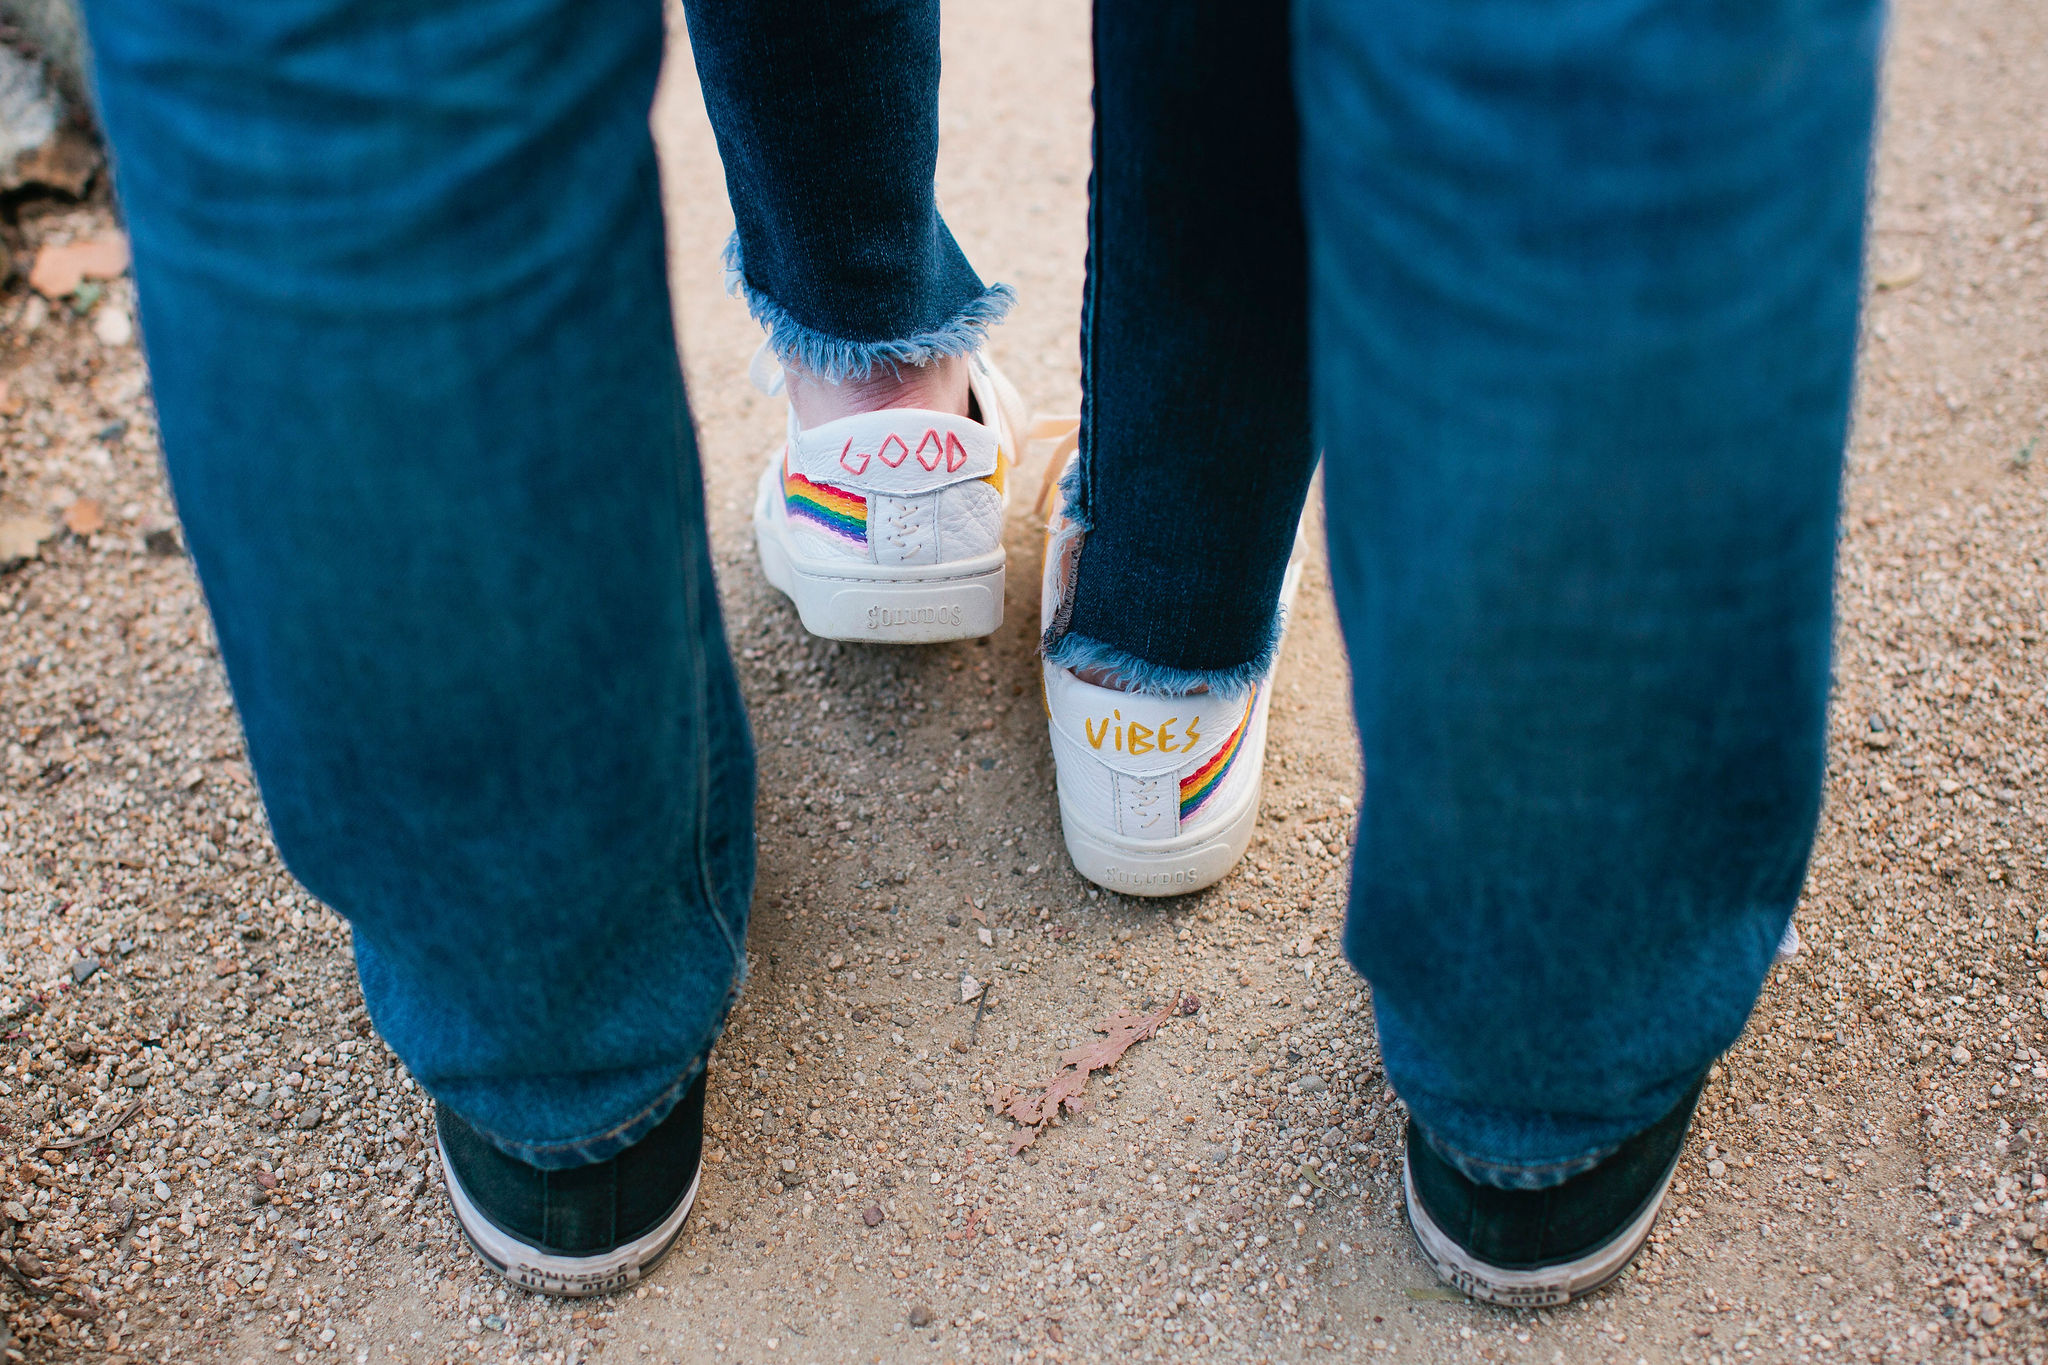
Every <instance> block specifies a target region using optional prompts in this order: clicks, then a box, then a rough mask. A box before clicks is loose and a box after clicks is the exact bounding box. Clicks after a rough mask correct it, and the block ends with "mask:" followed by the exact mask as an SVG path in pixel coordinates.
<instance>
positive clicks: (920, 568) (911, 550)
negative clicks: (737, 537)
mask: <svg viewBox="0 0 2048 1365" xmlns="http://www.w3.org/2000/svg"><path fill="white" fill-rule="evenodd" d="M764 356H765V357H766V362H767V366H768V367H773V366H774V360H773V357H772V356H767V355H766V352H765V350H764V351H763V352H762V353H761V354H759V355H756V357H755V362H756V363H755V382H756V383H757V384H760V385H761V387H762V388H763V389H764V390H765V391H767V392H770V393H773V392H779V391H780V371H779V368H776V369H775V370H774V373H773V375H772V376H770V375H766V374H764V366H763V363H762V362H763V358H764ZM967 369H968V386H969V393H970V394H971V395H972V402H971V405H970V407H971V411H972V413H973V416H971V417H956V416H953V415H952V414H950V413H944V412H932V411H928V410H926V409H923V408H888V409H885V410H883V411H881V412H865V413H859V414H856V415H854V416H852V417H842V418H839V419H838V420H836V421H832V422H826V423H824V424H823V425H821V426H818V427H814V428H812V429H811V430H809V431H806V430H804V429H803V428H802V426H801V425H799V423H798V422H797V417H796V412H795V411H794V410H793V409H792V410H791V412H790V414H789V435H788V438H787V439H786V440H785V441H783V442H781V443H780V444H778V445H777V446H776V448H775V449H774V450H772V451H771V452H769V457H768V463H767V468H765V469H764V470H762V471H761V482H760V487H759V491H758V493H757V495H756V497H755V502H754V543H755V545H756V547H757V548H758V549H759V550H760V554H761V569H762V572H763V573H765V574H766V575H767V577H768V581H769V582H770V583H772V584H774V585H775V586H776V587H777V588H779V589H781V590H782V592H783V593H785V594H786V595H787V596H788V597H789V599H790V600H791V601H793V602H795V603H796V609H797V614H798V615H799V616H800V617H802V619H803V623H804V629H806V630H808V631H810V632H811V634H813V635H820V636H824V637H825V638H827V639H832V640H873V641H879V642H886V643H892V644H922V643H929V642H933V641H938V640H966V639H972V638H974V637H976V636H980V635H987V634H989V633H991V632H992V631H994V630H995V629H996V628H997V627H998V626H1000V625H1002V623H1003V586H1004V558H1003V512H1004V509H1005V508H1006V507H1007V506H1008V505H1009V474H1010V471H1011V469H1012V468H1013V467H1014V465H1015V463H1016V457H1017V449H1018V444H1017V443H1018V441H1019V439H1020V438H1021V436H1022V433H1023V432H1024V429H1025V419H1024V405H1023V402H1022V400H1021V399H1019V398H1018V396H1017V391H1016V390H1015V389H1014V388H1012V387H1011V385H1010V383H1009V381H1007V380H1006V379H1004V378H1003V377H1002V375H1001V374H1000V373H998V372H997V371H996V369H995V367H994V366H992V365H991V364H989V362H988V360H987V358H986V357H984V356H983V355H981V354H980V353H976V354H975V355H973V356H970V357H969V358H968V366H967Z"/></svg>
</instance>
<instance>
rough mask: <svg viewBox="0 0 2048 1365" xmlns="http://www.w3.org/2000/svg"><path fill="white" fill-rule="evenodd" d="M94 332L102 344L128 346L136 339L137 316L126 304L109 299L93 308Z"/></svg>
mask: <svg viewBox="0 0 2048 1365" xmlns="http://www.w3.org/2000/svg"><path fill="white" fill-rule="evenodd" d="M92 334H93V335H94V336H96V337H98V338H99V341H100V345H102V346H126V345H128V344H130V343H131V342H133V341H134V340H135V318H134V316H133V315H132V314H130V313H129V311H128V309H127V308H126V306H124V305H123V304H120V303H118V302H115V301H112V300H109V301H108V302H106V303H103V304H101V305H100V306H99V307H98V308H96V309H94V310H93V315H92Z"/></svg>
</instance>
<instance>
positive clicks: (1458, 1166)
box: [1410, 1110, 1621, 1190]
mask: <svg viewBox="0 0 2048 1365" xmlns="http://www.w3.org/2000/svg"><path fill="white" fill-rule="evenodd" d="M1410 1112H1411V1113H1412V1112H1413V1111H1412V1110H1411V1111H1410ZM1415 1127H1416V1130H1417V1131H1418V1132H1420V1133H1421V1134H1422V1139H1423V1141H1425V1142H1427V1143H1428V1144H1429V1149H1430V1150H1431V1151H1432V1152H1435V1153H1436V1154H1437V1155H1438V1156H1440V1157H1442V1158H1443V1159H1444V1160H1445V1161H1447V1162H1449V1163H1450V1164H1451V1166H1452V1167H1453V1168H1454V1169H1455V1170H1456V1171H1457V1172H1458V1174H1460V1175H1462V1176H1464V1177H1465V1178H1466V1179H1467V1180H1471V1181H1475V1182H1477V1183H1478V1184H1481V1185H1490V1186H1492V1187H1493V1188H1494V1189H1497V1190H1547V1189H1550V1188H1551V1187H1552V1186H1554V1185H1562V1184H1564V1182H1565V1181H1567V1180H1570V1179H1571V1178H1572V1177H1573V1176H1576V1175H1584V1174H1585V1173H1586V1172H1587V1171H1590V1170H1592V1169H1593V1168H1594V1167H1595V1166H1598V1165H1599V1164H1600V1163H1601V1162H1603V1161H1605V1160H1607V1158H1608V1157H1610V1156H1612V1155H1613V1154H1614V1153H1615V1152H1617V1151H1619V1150H1620V1149H1621V1144H1620V1143H1618V1142H1616V1143H1611V1144H1609V1145H1607V1146H1605V1147H1600V1148H1597V1149H1595V1150H1593V1151H1591V1152H1587V1153H1585V1154H1583V1155H1581V1156H1575V1157H1571V1158H1569V1159H1567V1160H1564V1161H1545V1162H1538V1163H1536V1164H1534V1165H1516V1166H1509V1165H1504V1164H1502V1163H1500V1162H1498V1161H1488V1160H1486V1159H1485V1158H1484V1157H1476V1156H1473V1155H1472V1154H1471V1153H1470V1152H1463V1151H1460V1150H1458V1149H1457V1148H1456V1147H1454V1146H1452V1145H1451V1144H1450V1143H1448V1142H1446V1141H1444V1140H1443V1139H1442V1138H1441V1137H1439V1136H1438V1135H1437V1134H1435V1133H1433V1132H1431V1131H1430V1130H1429V1129H1428V1128H1426V1127H1424V1126H1423V1125H1422V1123H1421V1122H1420V1121H1419V1120H1418V1121H1417V1123H1416V1125H1415Z"/></svg>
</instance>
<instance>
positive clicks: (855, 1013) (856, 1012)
mask: <svg viewBox="0 0 2048 1365" xmlns="http://www.w3.org/2000/svg"><path fill="white" fill-rule="evenodd" d="M846 1017H847V1018H848V1019H851V1020H852V1021H853V1022H854V1023H856V1024H865V1023H866V1022H867V1021H868V1017H869V1016H868V1012H867V1011H866V1010H865V1009H862V1008H861V1007H860V1006H859V1005H855V1006H854V1007H853V1010H852V1012H851V1013H849V1014H848V1015H847V1016H846Z"/></svg>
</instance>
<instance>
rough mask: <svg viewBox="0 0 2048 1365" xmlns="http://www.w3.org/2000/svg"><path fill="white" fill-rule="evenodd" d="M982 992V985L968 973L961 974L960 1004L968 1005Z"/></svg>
mask: <svg viewBox="0 0 2048 1365" xmlns="http://www.w3.org/2000/svg"><path fill="white" fill-rule="evenodd" d="M981 992H982V984H981V983H980V982H979V981H976V980H975V979H974V978H973V977H972V976H970V975H968V974H967V973H966V972H962V973H961V974H960V1003H961V1004H963V1005H964V1004H966V1003H967V1002H969V1001H970V1000H973V999H974V998H975V997H976V996H978V995H980V994H981Z"/></svg>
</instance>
